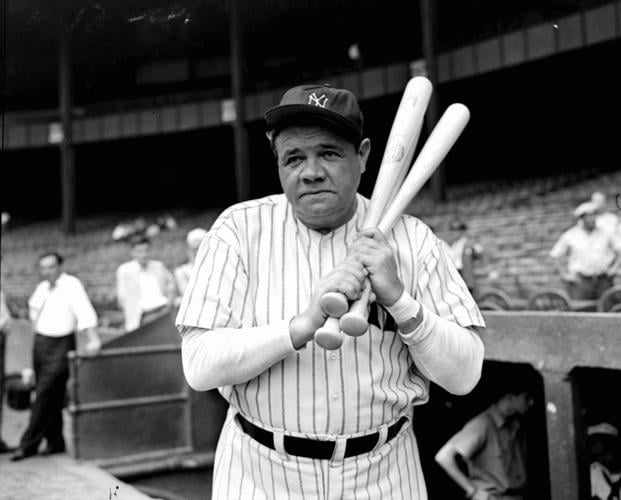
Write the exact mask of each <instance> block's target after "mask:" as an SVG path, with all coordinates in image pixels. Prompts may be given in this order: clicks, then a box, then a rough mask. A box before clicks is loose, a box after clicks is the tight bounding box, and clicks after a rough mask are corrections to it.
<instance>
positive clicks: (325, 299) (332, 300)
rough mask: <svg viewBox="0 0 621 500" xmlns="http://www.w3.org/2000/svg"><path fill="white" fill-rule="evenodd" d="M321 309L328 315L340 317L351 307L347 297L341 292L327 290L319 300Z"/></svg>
mask: <svg viewBox="0 0 621 500" xmlns="http://www.w3.org/2000/svg"><path fill="white" fill-rule="evenodd" d="M319 304H320V305H321V309H323V312H325V313H326V314H327V315H328V316H332V317H333V318H340V317H341V316H343V314H345V313H346V312H347V310H348V309H349V303H348V302H347V297H345V295H343V294H342V293H340V292H326V293H324V294H323V296H322V297H321V300H320V301H319Z"/></svg>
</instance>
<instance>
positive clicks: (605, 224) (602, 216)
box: [591, 191, 621, 239]
mask: <svg viewBox="0 0 621 500" xmlns="http://www.w3.org/2000/svg"><path fill="white" fill-rule="evenodd" d="M591 201H592V202H593V203H595V205H597V207H598V208H599V215H598V216H597V220H596V221H595V224H596V225H597V227H599V228H600V229H603V230H604V231H606V232H607V233H610V234H611V235H612V236H613V237H614V238H618V239H621V218H619V216H618V215H617V214H616V213H614V212H611V211H609V210H607V208H608V207H607V199H606V195H605V194H604V193H602V192H600V191H596V192H595V193H593V194H592V195H591Z"/></svg>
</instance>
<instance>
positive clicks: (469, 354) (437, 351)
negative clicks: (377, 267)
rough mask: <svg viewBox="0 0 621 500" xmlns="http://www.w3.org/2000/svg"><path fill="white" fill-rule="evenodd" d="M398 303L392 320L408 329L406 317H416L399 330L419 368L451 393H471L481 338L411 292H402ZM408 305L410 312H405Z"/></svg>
mask: <svg viewBox="0 0 621 500" xmlns="http://www.w3.org/2000/svg"><path fill="white" fill-rule="evenodd" d="M404 294H406V292H404ZM397 302H398V303H399V310H398V311H396V313H397V317H398V318H399V319H397V318H395V320H396V321H397V324H398V325H399V326H400V328H401V327H405V328H406V329H407V326H408V324H411V323H410V321H407V320H405V318H417V320H418V321H415V322H414V324H416V325H417V326H416V327H415V328H414V329H413V330H412V331H410V332H403V331H399V334H400V336H401V339H402V341H403V343H404V344H406V345H407V346H408V349H409V351H410V354H411V355H412V358H413V359H414V361H415V363H416V366H417V367H418V369H419V370H420V371H421V372H422V373H423V374H424V375H425V376H426V377H427V378H429V380H431V381H432V382H435V383H436V384H438V385H439V386H441V387H442V388H444V389H446V390H447V391H448V392H450V393H452V394H467V393H468V392H470V391H471V390H472V389H473V388H474V386H475V385H476V384H477V382H478V381H479V379H480V377H481V368H482V365H483V356H484V348H483V342H482V341H481V339H480V337H479V336H478V335H477V334H476V333H475V332H474V331H472V330H471V329H469V328H465V327H463V326H461V325H458V324H457V323H455V322H453V321H449V320H447V319H444V318H442V317H440V316H438V315H437V314H435V313H434V312H432V311H430V310H429V309H428V308H427V307H425V306H424V305H423V304H420V303H419V302H417V301H416V300H415V299H414V298H412V297H411V296H410V295H405V296H403V295H402V297H401V298H400V299H399V300H398V301H397ZM408 308H409V310H410V311H411V313H410V314H407V312H406V310H407V309H408ZM388 312H389V313H391V308H388ZM391 314H392V313H391Z"/></svg>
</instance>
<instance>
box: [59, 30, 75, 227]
mask: <svg viewBox="0 0 621 500" xmlns="http://www.w3.org/2000/svg"><path fill="white" fill-rule="evenodd" d="M64 21H65V22H62V21H61V22H60V29H59V54H58V104H59V114H60V120H61V123H62V130H63V137H62V141H61V143H60V163H61V184H62V226H63V231H64V232H65V234H73V233H74V232H75V188H76V187H75V158H74V151H73V133H72V128H73V120H72V110H73V85H72V80H73V75H72V73H73V72H72V60H71V25H70V23H69V21H68V20H67V19H64Z"/></svg>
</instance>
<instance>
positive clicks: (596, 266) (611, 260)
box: [550, 201, 621, 300]
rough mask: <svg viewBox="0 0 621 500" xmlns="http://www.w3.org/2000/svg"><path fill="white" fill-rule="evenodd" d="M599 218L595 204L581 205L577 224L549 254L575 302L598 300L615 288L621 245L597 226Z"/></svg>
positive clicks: (577, 210) (566, 232)
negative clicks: (612, 287) (609, 289)
mask: <svg viewBox="0 0 621 500" xmlns="http://www.w3.org/2000/svg"><path fill="white" fill-rule="evenodd" d="M598 215H599V206H598V205H597V204H595V203H593V202H592V201H588V202H585V203H582V204H580V205H578V207H577V208H576V209H575V210H574V216H575V218H576V225H575V226H573V227H571V228H570V229H568V230H567V231H565V232H564V233H563V234H562V235H561V237H560V238H559V239H558V241H557V242H556V244H555V245H554V247H553V248H552V250H551V251H550V257H552V258H553V259H555V262H556V265H557V268H558V271H559V273H560V275H561V279H562V280H563V283H564V285H565V287H566V289H567V293H569V296H570V297H571V298H572V299H575V300H597V299H598V298H599V296H600V295H601V294H602V292H604V291H605V290H606V289H608V288H610V287H611V286H612V285H613V280H614V276H615V275H616V274H617V273H618V272H619V268H620V266H621V242H620V241H617V240H615V239H614V238H613V237H612V236H611V235H610V233H607V232H606V231H604V230H603V229H601V228H599V227H598V226H597V224H596V220H597V217H598Z"/></svg>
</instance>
